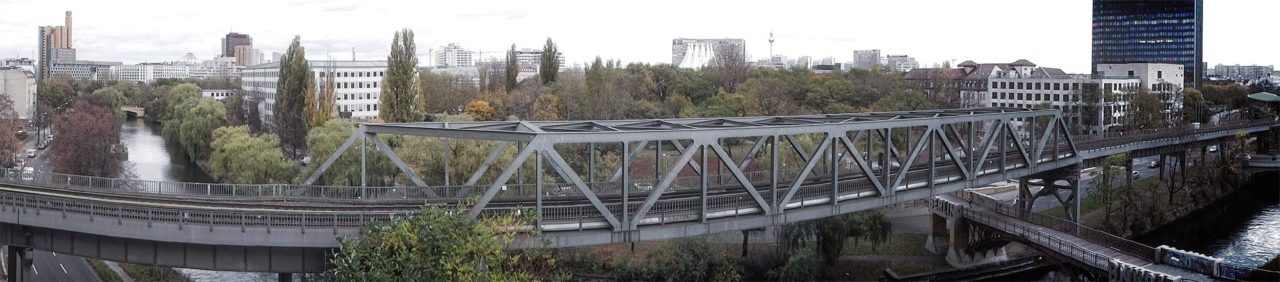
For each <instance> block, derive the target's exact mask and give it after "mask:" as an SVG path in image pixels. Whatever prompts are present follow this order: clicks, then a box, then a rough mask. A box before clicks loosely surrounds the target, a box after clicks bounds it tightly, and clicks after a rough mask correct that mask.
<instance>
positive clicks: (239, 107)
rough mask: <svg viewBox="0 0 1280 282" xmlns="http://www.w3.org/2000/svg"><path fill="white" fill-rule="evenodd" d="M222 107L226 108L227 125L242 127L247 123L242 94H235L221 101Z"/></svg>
mask: <svg viewBox="0 0 1280 282" xmlns="http://www.w3.org/2000/svg"><path fill="white" fill-rule="evenodd" d="M222 105H223V106H224V107H225V108H226V109H225V112H226V113H227V118H226V120H227V124H228V125H244V124H245V122H247V121H246V120H247V117H246V116H245V115H246V114H245V110H244V94H243V93H236V94H235V95H231V97H227V98H226V99H224V100H222Z"/></svg>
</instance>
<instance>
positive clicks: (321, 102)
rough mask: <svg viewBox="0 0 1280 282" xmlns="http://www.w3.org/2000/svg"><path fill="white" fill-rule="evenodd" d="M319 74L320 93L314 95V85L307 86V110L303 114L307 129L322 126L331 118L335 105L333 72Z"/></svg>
mask: <svg viewBox="0 0 1280 282" xmlns="http://www.w3.org/2000/svg"><path fill="white" fill-rule="evenodd" d="M320 74H321V75H320V93H315V92H316V91H315V84H311V83H309V84H307V95H306V97H307V98H308V99H307V110H306V111H304V112H303V113H304V114H306V115H307V128H315V127H317V126H321V125H324V122H326V121H329V119H330V118H332V117H333V108H334V107H336V106H335V104H337V101H336V99H337V96H338V94H337V93H336V92H335V91H334V88H336V85H335V84H336V83H335V82H334V72H333V70H332V69H330V70H329V71H327V72H323V73H320Z"/></svg>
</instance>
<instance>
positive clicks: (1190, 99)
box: [1182, 88, 1210, 123]
mask: <svg viewBox="0 0 1280 282" xmlns="http://www.w3.org/2000/svg"><path fill="white" fill-rule="evenodd" d="M1209 115H1210V114H1209V103H1208V102H1206V101H1205V100H1204V94H1203V93H1201V92H1200V90H1196V89H1195V88H1186V89H1183V90H1182V117H1183V119H1184V120H1186V121H1187V122H1201V123H1204V122H1209Z"/></svg>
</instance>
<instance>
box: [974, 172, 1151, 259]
mask: <svg viewBox="0 0 1280 282" xmlns="http://www.w3.org/2000/svg"><path fill="white" fill-rule="evenodd" d="M960 195H961V198H964V199H965V200H968V201H969V202H970V203H973V204H975V205H977V206H981V207H983V208H987V209H990V210H993V211H995V212H996V213H998V214H1001V215H1005V216H1008V217H1012V218H1014V219H1017V220H1021V221H1025V222H1028V223H1031V224H1035V225H1038V226H1042V227H1048V228H1051V229H1053V230H1057V231H1059V232H1063V233H1067V234H1071V235H1075V236H1076V237H1080V238H1081V239H1085V240H1088V241H1090V242H1093V243H1097V244H1099V245H1103V246H1106V247H1108V248H1112V249H1116V250H1118V251H1121V252H1124V253H1126V254H1129V255H1132V256H1135V257H1138V258H1141V259H1144V260H1148V261H1155V260H1156V249H1155V248H1153V247H1151V246H1147V245H1144V244H1142V243H1138V242H1134V241H1133V240H1129V239H1125V238H1123V237H1120V236H1115V235H1112V234H1111V233H1107V232H1103V231H1100V230H1097V229H1093V228H1089V227H1088V226H1084V225H1081V224H1077V223H1075V222H1071V221H1068V220H1065V219H1061V218H1058V217H1053V216H1048V215H1043V214H1039V213H1035V212H1028V211H1023V210H1021V209H1018V208H1017V207H1013V206H1009V205H1005V204H1002V203H1000V202H999V201H996V200H995V199H993V198H990V197H988V196H986V195H982V194H979V193H977V192H972V191H967V192H964V193H961V194H960ZM1104 267H1105V266H1104Z"/></svg>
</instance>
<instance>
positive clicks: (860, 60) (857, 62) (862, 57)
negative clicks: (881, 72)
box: [853, 49, 880, 70]
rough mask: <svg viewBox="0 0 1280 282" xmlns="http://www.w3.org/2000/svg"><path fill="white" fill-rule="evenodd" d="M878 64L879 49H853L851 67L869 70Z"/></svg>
mask: <svg viewBox="0 0 1280 282" xmlns="http://www.w3.org/2000/svg"><path fill="white" fill-rule="evenodd" d="M879 64H880V49H871V50H855V51H853V68H855V69H863V70H869V69H871V68H872V67H875V66H876V65H879Z"/></svg>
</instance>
